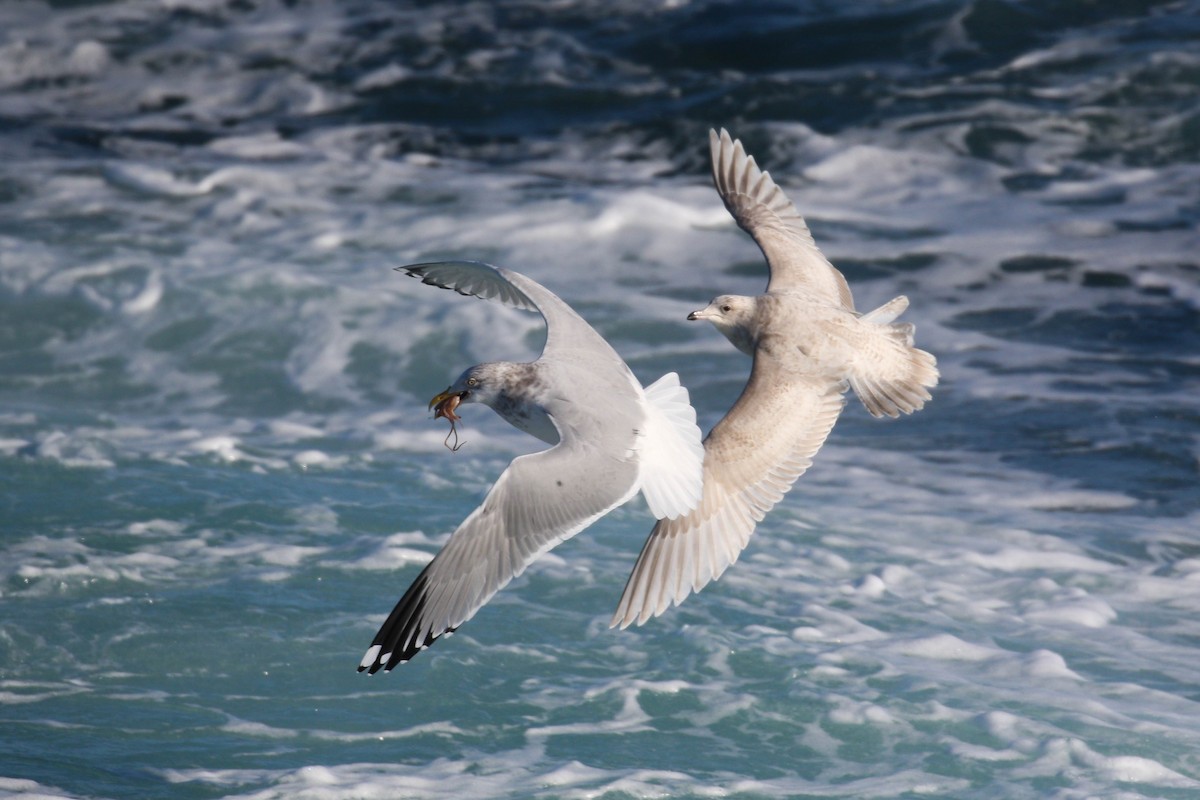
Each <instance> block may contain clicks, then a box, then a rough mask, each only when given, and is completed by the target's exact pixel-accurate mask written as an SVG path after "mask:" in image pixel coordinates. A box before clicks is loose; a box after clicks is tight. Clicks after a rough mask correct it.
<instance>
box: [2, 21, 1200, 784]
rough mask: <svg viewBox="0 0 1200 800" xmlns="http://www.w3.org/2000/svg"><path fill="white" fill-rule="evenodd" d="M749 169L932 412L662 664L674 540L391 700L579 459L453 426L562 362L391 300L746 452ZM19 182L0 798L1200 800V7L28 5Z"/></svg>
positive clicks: (788, 509)
mask: <svg viewBox="0 0 1200 800" xmlns="http://www.w3.org/2000/svg"><path fill="white" fill-rule="evenodd" d="M721 126H723V127H726V128H728V129H729V130H730V131H731V132H732V133H733V134H734V135H735V136H739V137H741V138H742V139H743V141H744V142H745V143H746V145H747V148H748V149H749V151H750V152H751V153H753V154H754V155H755V156H756V157H757V159H758V161H759V162H760V163H761V164H762V165H763V166H764V167H765V168H767V169H769V170H770V171H771V173H772V175H773V176H775V178H776V180H777V181H778V182H779V183H780V184H781V185H782V186H784V187H785V189H786V190H787V192H788V193H789V195H790V196H791V197H792V199H793V200H794V201H795V202H796V204H797V206H798V207H799V208H800V210H801V211H802V213H804V214H805V215H806V216H807V217H808V220H809V222H810V224H811V227H812V229H813V231H814V234H815V236H816V238H817V241H818V242H819V244H820V245H821V246H822V248H823V249H824V251H825V253H826V254H827V255H828V256H829V257H830V258H831V260H833V262H834V263H835V264H837V265H839V266H840V267H841V269H842V270H843V271H844V272H845V274H846V276H847V277H848V279H849V280H850V283H851V285H852V287H853V289H854V291H855V296H856V301H857V304H858V306H859V307H860V308H866V309H869V308H872V307H874V306H875V305H877V304H879V303H882V302H884V301H886V300H888V299H890V298H891V297H893V296H895V295H897V294H906V295H908V297H909V298H910V300H911V307H910V310H909V311H908V312H907V314H906V316H905V318H906V319H908V320H910V321H912V322H914V323H915V324H916V326H917V341H918V343H919V345H920V346H922V347H924V348H925V349H928V350H930V351H931V352H933V353H934V354H936V355H937V357H938V359H939V366H940V368H941V372H942V382H941V384H940V385H939V386H938V388H937V389H936V390H935V392H934V399H933V401H932V402H931V403H929V404H928V405H927V406H926V408H925V409H924V410H923V411H921V412H920V413H918V414H916V415H914V416H912V417H906V418H903V419H900V420H896V421H879V420H874V419H872V418H870V417H869V416H868V415H867V414H866V412H865V411H864V410H863V409H862V407H861V405H859V404H858V403H857V401H853V400H852V401H851V402H850V403H849V404H848V405H847V409H846V411H845V413H844V414H843V415H842V418H841V420H840V421H839V423H838V424H837V427H836V428H835V429H834V432H833V434H832V436H831V437H830V439H829V441H828V442H827V444H826V445H825V447H824V449H823V450H822V451H821V452H820V454H819V455H818V456H817V459H816V461H815V463H814V465H813V467H812V468H811V469H810V470H809V472H808V474H806V475H805V476H804V477H803V478H802V479H801V480H800V481H799V482H798V483H797V485H796V487H795V488H794V489H793V490H792V492H791V493H790V494H789V496H788V497H787V499H786V500H785V501H784V502H783V503H782V504H781V505H780V506H779V507H778V508H777V509H776V510H775V512H773V513H772V514H771V515H770V516H769V517H768V518H767V519H766V520H765V521H764V522H763V523H762V524H761V525H760V526H759V528H758V532H757V534H756V535H755V537H754V539H753V540H752V542H751V546H750V547H749V548H748V549H747V550H746V552H745V553H744V554H743V556H742V558H741V560H740V561H739V562H738V563H737V564H735V565H734V566H733V567H732V568H731V569H730V570H729V572H728V573H727V574H726V575H725V576H724V577H723V578H722V579H721V580H720V581H719V582H717V583H715V584H712V585H710V586H709V587H708V588H706V589H705V590H704V591H703V592H701V593H700V594H698V595H695V596H693V597H691V598H689V599H688V600H687V602H686V603H685V604H684V605H683V606H681V607H679V608H677V609H673V610H672V611H670V612H669V613H667V614H665V615H664V616H662V617H660V618H658V619H656V620H653V621H651V622H650V623H648V624H646V625H645V626H644V627H641V628H636V629H630V630H627V631H612V630H610V629H609V628H608V625H607V623H608V620H609V617H610V615H611V613H612V611H613V610H614V608H615V606H616V602H617V599H618V597H619V595H620V592H621V589H622V587H623V585H624V581H625V579H626V577H627V575H628V573H629V570H630V569H631V568H632V565H633V563H634V560H635V559H636V556H637V553H638V551H639V549H640V547H641V544H642V541H643V540H644V537H645V535H646V534H647V533H648V531H649V529H650V526H651V522H652V520H651V519H650V517H649V514H648V512H647V510H646V508H645V506H644V504H643V503H642V502H641V501H640V500H637V501H634V502H632V503H630V504H628V505H627V506H625V507H623V508H621V509H619V510H617V511H615V512H614V513H612V514H610V515H609V516H608V517H606V518H604V519H603V520H601V521H600V522H598V523H597V524H595V525H594V526H592V528H590V529H589V530H587V531H586V532H585V533H584V534H582V535H580V536H578V537H576V538H575V539H573V540H571V541H569V542H567V543H565V544H563V545H561V546H560V547H559V548H557V549H556V550H554V551H553V552H551V553H550V554H548V555H547V556H546V557H544V558H543V559H542V560H541V561H539V562H537V563H536V564H535V565H534V566H532V567H531V568H530V569H529V570H528V572H527V573H526V574H525V575H523V576H522V577H521V578H519V579H518V580H516V581H514V582H513V583H512V584H511V585H510V586H509V587H508V588H506V589H505V590H504V591H502V592H501V593H500V594H499V595H497V596H496V597H495V598H494V599H493V600H492V602H490V603H489V604H488V605H487V606H485V608H484V609H483V610H482V611H481V612H480V613H479V614H478V615H477V616H476V617H475V619H474V620H472V621H471V622H469V623H467V624H466V625H464V626H463V628H462V629H461V630H460V631H459V632H458V633H457V634H455V635H454V636H453V637H451V638H449V639H447V640H445V641H441V642H438V643H437V644H436V645H435V646H434V647H433V648H431V649H430V650H429V651H428V652H425V653H423V654H421V655H420V656H418V657H417V658H416V659H415V660H414V661H412V662H411V663H409V664H405V665H402V666H400V667H398V668H397V669H396V670H394V671H393V672H391V673H390V674H379V675H375V676H366V675H361V674H358V673H357V672H356V670H355V667H356V666H357V664H358V661H359V658H360V657H361V655H362V652H363V651H364V650H365V649H366V647H367V645H368V644H369V643H370V640H371V637H372V636H373V634H374V632H375V630H376V628H377V626H378V625H379V623H380V622H381V621H382V619H383V618H384V616H385V615H386V613H387V612H388V611H389V610H390V609H391V607H392V605H393V603H394V602H395V601H396V599H397V598H398V597H399V595H400V594H401V593H402V592H403V590H404V589H405V588H406V587H407V585H408V583H409V582H410V581H411V580H412V579H413V577H415V575H416V574H417V572H418V571H419V570H420V568H421V565H422V564H423V563H425V562H426V561H427V560H428V559H429V558H430V557H431V555H432V553H434V552H436V550H437V548H438V547H439V546H440V544H441V543H442V542H443V541H444V540H445V537H446V536H447V535H448V533H449V532H450V531H451V530H453V529H454V527H455V526H456V525H457V524H458V523H459V522H460V521H461V520H462V519H463V518H464V517H465V516H466V515H467V514H468V513H469V512H470V511H471V510H472V509H473V508H474V507H475V506H476V505H477V503H478V502H479V499H480V497H481V496H482V494H483V493H484V492H485V491H486V489H487V487H488V486H489V485H490V483H491V481H492V480H494V479H495V477H496V476H497V475H498V474H499V473H500V471H501V470H502V469H503V468H504V466H505V465H506V464H507V463H508V461H509V460H510V459H511V458H512V457H514V456H515V455H517V454H519V453H522V452H528V451H530V450H532V449H536V448H537V446H538V444H539V443H538V442H536V441H535V440H532V439H530V438H528V437H523V436H522V435H521V434H519V433H518V432H516V431H515V430H513V429H511V428H508V427H507V426H505V424H504V423H503V422H501V421H500V420H499V419H498V418H497V417H495V415H494V414H492V413H491V412H490V411H488V410H487V409H484V408H481V407H472V408H470V409H468V410H467V411H466V413H465V414H464V422H463V424H462V427H461V428H460V433H461V436H462V439H463V441H464V442H465V444H464V446H463V448H462V449H461V450H459V451H458V452H453V453H452V452H449V451H448V450H447V449H446V448H445V447H444V446H443V439H444V437H445V436H446V432H447V430H446V427H445V426H444V421H442V420H437V421H434V420H432V419H431V418H430V415H429V413H428V411H427V410H426V407H425V403H426V401H427V400H428V398H429V397H431V396H432V395H433V394H434V393H436V392H437V391H439V390H441V389H442V388H443V387H444V386H445V385H446V384H447V383H448V382H449V381H450V379H451V378H453V377H454V376H455V375H457V374H458V373H459V372H460V371H461V370H462V369H463V368H465V367H466V366H469V365H470V364H473V363H477V362H479V361H484V360H492V359H498V358H532V357H534V356H535V355H536V353H537V352H538V349H539V347H540V343H541V339H540V337H541V335H542V334H541V325H540V320H538V318H537V317H536V316H534V315H529V314H523V313H520V312H517V311H512V310H508V309H504V308H500V307H497V306H495V305H492V304H488V303H483V302H479V301H477V300H473V299H470V298H464V297H460V296H458V295H456V294H454V293H451V292H441V291H435V290H433V289H431V288H429V287H426V286H422V285H420V284H419V282H417V281H414V280H411V279H409V278H406V277H404V276H403V275H401V274H399V273H396V272H394V271H393V268H394V267H395V266H398V265H401V264H404V263H409V262H413V261H419V260H424V259H432V258H443V257H456V258H475V259H483V260H487V261H491V262H493V263H497V264H502V265H504V266H508V267H511V268H514V269H517V270H519V271H522V272H524V273H526V274H528V275H529V276H531V277H533V278H535V279H536V280H538V281H540V282H542V283H543V284H545V285H546V286H547V287H549V288H550V289H551V290H553V291H555V292H556V293H558V294H559V295H560V296H562V297H563V298H564V299H565V300H567V301H568V302H570V303H571V304H573V305H574V306H575V308H576V309H578V310H579V311H580V313H582V314H583V315H584V316H585V317H586V318H587V319H588V320H589V321H591V322H592V323H593V324H594V325H595V326H596V327H597V328H598V329H599V330H600V331H601V332H602V333H604V334H605V335H606V336H607V337H609V338H610V340H611V341H612V342H613V343H614V346H615V347H616V348H617V349H618V351H620V352H621V353H622V355H623V356H624V357H625V358H626V359H627V360H628V362H629V363H630V365H631V366H632V368H633V370H634V371H635V372H636V373H637V375H638V376H639V378H641V379H642V380H643V382H649V381H651V380H653V379H655V378H657V377H658V376H659V375H660V374H662V373H663V372H665V371H668V370H676V371H678V372H679V373H680V375H681V377H682V380H683V382H684V383H685V384H686V385H687V386H688V387H689V388H690V389H691V391H692V397H693V401H694V404H695V406H696V408H697V410H698V412H699V415H700V419H701V423H702V426H703V427H705V428H706V429H707V428H708V427H709V426H711V425H712V424H713V423H714V422H715V421H716V420H717V419H719V418H720V417H721V415H722V414H723V413H724V412H725V410H726V409H727V408H728V406H729V405H730V403H731V402H732V400H733V399H734V398H735V397H736V395H737V393H738V392H739V391H740V388H741V386H742V384H743V382H744V380H745V377H746V375H747V372H748V369H749V362H748V360H747V359H746V358H745V357H744V356H742V355H741V354H739V353H737V352H736V351H734V350H733V348H732V347H730V346H729V344H728V342H726V341H725V339H724V338H723V337H721V336H720V335H719V334H718V333H716V331H714V330H712V329H711V327H709V326H707V325H701V324H694V323H688V322H686V321H685V320H684V318H685V316H686V314H687V312H689V311H691V310H693V309H695V308H699V307H701V306H702V305H703V304H705V303H706V302H707V301H708V299H709V298H710V297H711V296H712V295H714V294H717V293H724V292H740V293H754V292H757V291H759V290H760V289H761V287H762V286H763V284H764V280H765V272H764V268H763V265H762V264H761V262H760V257H759V254H758V252H757V250H756V248H755V247H754V245H753V243H752V242H751V241H750V240H749V238H748V237H746V236H745V235H744V234H743V233H741V232H740V231H738V230H737V229H736V228H735V227H734V226H733V224H732V222H731V220H730V219H729V218H728V215H727V214H726V213H725V211H724V209H723V208H722V206H721V203H720V201H719V199H718V198H717V196H716V194H715V192H714V191H713V189H712V187H711V185H710V181H709V178H708V173H707V152H708V147H707V131H708V129H709V128H710V127H721ZM0 154H2V155H3V158H0V798H62V799H64V800H65V799H67V798H70V799H71V800H84V799H85V798H86V799H88V800H92V799H94V798H102V799H106V800H107V799H109V798H112V799H118V798H119V799H121V800H125V799H126V798H253V799H254V800H268V799H269V798H301V799H303V800H310V799H311V800H335V799H340V798H345V799H346V800H350V799H351V798H400V797H403V798H441V797H472V798H528V797H538V798H606V799H611V800H616V798H635V797H636V798H641V797H672V798H708V797H732V798H760V797H766V798H776V797H778V798H795V797H811V798H891V797H904V798H911V797H932V798H995V799H996V800H1013V799H1018V800H1019V799H1023V798H1056V799H1059V800H1077V799H1082V798H1119V799H1122V800H1124V799H1132V798H1194V797H1200V649H1198V647H1200V486H1198V483H1200V481H1198V479H1200V401H1198V400H1197V398H1198V397H1200V234H1198V233H1197V223H1198V221H1200V4H1197V3H1196V2H1190V1H1189V2H1156V1H1155V0H1112V2H1096V3H1086V2H1078V1H1077V0H1059V1H1055V0H1049V1H1048V2H1037V3H1034V2H1017V1H1016V0H970V1H968V2H962V1H960V0H892V1H890V2H882V1H875V2H864V3H834V2H792V3H789V2H768V1H766V0H746V2H737V3H733V2H704V1H701V0H697V1H696V2H688V1H687V0H664V1H662V2H625V1H624V0H614V1H611V2H594V1H592V0H562V1H561V2H555V3H539V2H534V1H533V0H511V1H509V0H501V1H500V2H495V3H488V2H478V3H448V2H423V3H398V4H393V3H384V2H366V0H351V1H350V2H339V3H336V4H334V3H321V2H312V3H307V2H256V1H255V0H248V1H247V2H233V1H232V0H229V1H222V2H217V0H154V1H151V0H125V1H123V2H66V1H65V0H61V1H59V0H56V1H54V2H26V0H15V2H6V3H4V4H2V5H0Z"/></svg>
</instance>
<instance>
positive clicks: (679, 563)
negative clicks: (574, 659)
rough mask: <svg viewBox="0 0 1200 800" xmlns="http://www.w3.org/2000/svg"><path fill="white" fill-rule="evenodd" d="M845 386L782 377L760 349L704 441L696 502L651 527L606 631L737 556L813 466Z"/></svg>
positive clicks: (660, 607) (697, 584) (674, 600)
mask: <svg viewBox="0 0 1200 800" xmlns="http://www.w3.org/2000/svg"><path fill="white" fill-rule="evenodd" d="M845 390H846V386H845V384H844V383H842V382H840V381H835V380H830V379H829V378H827V377H824V376H814V375H804V374H796V373H794V372H791V371H789V370H788V369H787V368H786V367H784V366H782V365H781V364H780V363H779V361H778V360H777V359H776V358H775V357H774V356H772V355H771V354H770V352H769V348H764V347H762V346H760V347H759V349H758V351H757V352H756V354H755V358H754V367H753V369H752V370H751V373H750V380H749V382H747V384H746V388H745V389H744V390H743V391H742V395H741V397H739V398H738V400H737V402H736V403H735V404H734V406H733V408H731V409H730V410H729V413H728V414H726V415H725V417H724V419H722V420H721V421H720V422H718V423H717V425H716V427H714V428H713V429H712V432H711V433H709V435H708V438H706V439H705V440H704V451H705V457H704V488H703V495H702V497H701V499H700V503H699V505H697V506H696V508H695V509H693V510H692V511H691V512H690V513H689V514H687V515H686V516H683V517H679V518H677V519H660V520H659V521H658V523H657V524H656V525H655V526H654V530H653V531H651V533H650V537H649V538H648V539H647V540H646V544H645V546H644V547H643V548H642V553H641V555H640V556H638V560H637V564H636V565H635V566H634V568H633V573H632V574H631V575H630V576H629V581H628V583H627V584H626V585H625V591H624V593H623V594H622V595H621V601H620V603H619V605H618V606H617V611H616V614H615V615H614V616H613V619H612V623H611V624H612V625H613V626H616V625H620V626H621V627H622V628H625V627H628V626H629V625H630V624H632V623H634V622H637V623H638V624H639V625H640V624H642V623H643V622H645V621H646V620H648V619H650V617H652V616H657V615H659V614H661V613H662V612H664V611H666V610H667V609H668V608H669V607H670V606H671V605H672V604H675V605H677V604H679V603H681V602H682V601H683V599H684V598H685V597H687V596H688V594H689V593H691V592H696V591H699V590H700V589H701V588H702V587H704V586H705V585H706V584H707V583H708V582H709V581H712V580H715V579H716V578H718V577H720V575H721V573H723V572H724V571H725V569H726V568H727V567H728V566H729V565H730V564H732V563H733V562H734V561H736V560H737V557H738V555H739V554H740V553H741V551H742V549H743V548H745V547H746V544H747V543H748V542H749V540H750V534H752V533H753V532H754V527H755V525H757V523H758V522H759V520H761V519H762V518H763V516H764V515H765V514H766V513H767V512H768V511H770V510H771V508H772V507H774V505H775V504H776V503H778V502H779V501H780V500H781V499H783V496H784V494H785V493H786V492H787V491H788V489H790V488H791V486H792V484H793V483H795V481H796V479H797V478H799V477H800V475H802V474H803V473H804V471H805V470H806V469H808V467H809V465H810V464H811V463H812V459H813V456H814V455H816V453H817V451H818V450H819V449H820V448H821V445H822V444H823V443H824V442H825V439H826V437H828V436H829V432H830V430H832V429H833V425H834V423H835V422H836V421H837V418H838V414H839V413H840V412H841V410H842V406H843V405H844V399H843V397H842V393H843V392H845Z"/></svg>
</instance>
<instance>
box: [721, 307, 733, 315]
mask: <svg viewBox="0 0 1200 800" xmlns="http://www.w3.org/2000/svg"><path fill="white" fill-rule="evenodd" d="M721 310H722V311H724V312H725V313H726V314H728V313H729V312H730V311H733V306H721Z"/></svg>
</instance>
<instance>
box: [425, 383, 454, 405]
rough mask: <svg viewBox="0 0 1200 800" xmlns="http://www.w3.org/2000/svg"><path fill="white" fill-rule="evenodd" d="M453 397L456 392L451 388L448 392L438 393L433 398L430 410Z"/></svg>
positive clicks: (447, 388)
mask: <svg viewBox="0 0 1200 800" xmlns="http://www.w3.org/2000/svg"><path fill="white" fill-rule="evenodd" d="M453 396H454V392H452V391H451V387H449V386H447V387H446V391H444V392H438V393H437V394H435V395H434V396H433V399H432V400H430V401H429V408H433V407H434V406H436V405H438V404H440V403H444V402H446V401H447V400H449V399H450V398H451V397H453Z"/></svg>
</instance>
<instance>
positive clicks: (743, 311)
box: [687, 294, 757, 355]
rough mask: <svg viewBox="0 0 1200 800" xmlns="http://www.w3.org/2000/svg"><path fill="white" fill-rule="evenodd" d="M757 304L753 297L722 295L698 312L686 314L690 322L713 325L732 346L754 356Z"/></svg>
mask: <svg viewBox="0 0 1200 800" xmlns="http://www.w3.org/2000/svg"><path fill="white" fill-rule="evenodd" d="M756 311H757V302H756V299H755V298H753V297H745V296H742V295H736V294H723V295H720V296H718V297H714V298H713V301H712V302H711V303H709V304H708V305H707V306H705V307H704V308H702V309H700V310H699V311H693V312H692V313H690V314H688V316H687V318H688V319H690V320H697V319H703V320H708V321H709V322H711V323H712V324H713V327H714V328H716V329H717V330H719V331H720V332H721V333H723V334H724V335H725V338H726V339H728V340H729V341H731V342H733V346H734V347H736V348H737V349H738V350H741V351H742V352H743V353H747V354H749V355H753V354H754V335H753V333H752V332H751V331H752V329H753V326H754V317H755V312H756Z"/></svg>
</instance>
